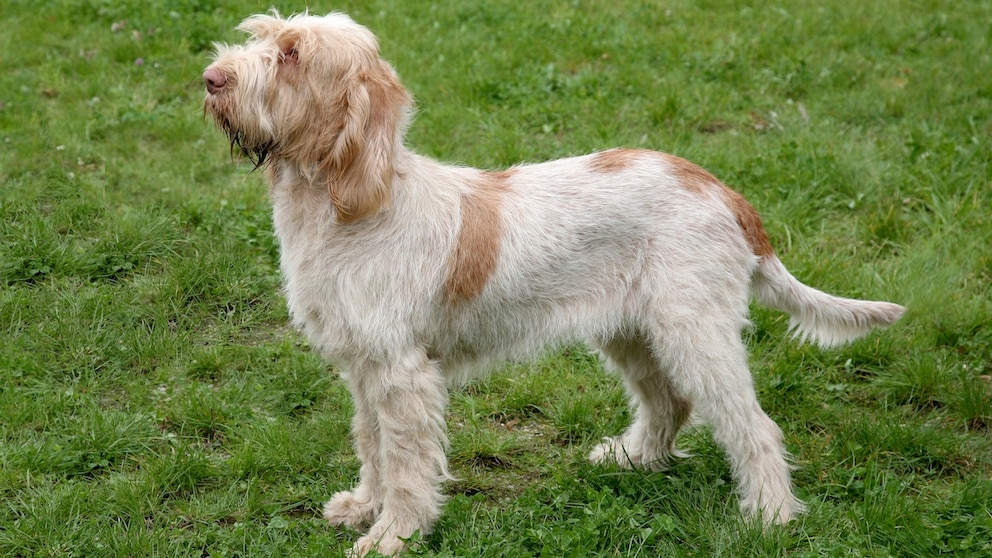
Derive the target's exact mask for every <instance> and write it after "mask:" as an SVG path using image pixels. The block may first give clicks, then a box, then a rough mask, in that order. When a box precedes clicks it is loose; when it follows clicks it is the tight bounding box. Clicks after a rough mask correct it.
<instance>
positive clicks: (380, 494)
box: [329, 351, 448, 556]
mask: <svg viewBox="0 0 992 558" xmlns="http://www.w3.org/2000/svg"><path fill="white" fill-rule="evenodd" d="M349 382H350V383H351V384H352V385H353V387H352V391H353V393H354V394H355V397H356V409H358V408H360V406H362V405H365V406H366V408H365V410H366V411H367V413H368V416H367V417H364V418H362V419H361V420H360V422H359V421H356V423H355V430H356V433H355V434H356V443H357V444H362V443H363V440H368V439H369V438H366V432H359V430H365V429H371V432H370V433H368V436H369V437H370V439H371V440H374V442H377V444H374V445H375V447H374V448H372V447H371V446H370V448H369V449H368V450H366V451H364V452H363V450H361V449H360V450H359V451H360V454H359V457H360V458H362V459H363V460H365V461H374V462H375V465H374V466H372V465H370V464H368V463H363V464H362V479H361V482H360V484H359V488H358V489H356V491H355V494H358V492H359V490H362V489H363V487H364V486H365V485H366V484H367V483H370V482H375V483H376V484H373V485H372V486H371V487H370V490H371V492H370V493H371V494H374V495H375V497H376V498H378V499H379V501H380V502H381V504H380V505H381V509H379V510H378V517H377V518H376V519H375V522H374V523H373V524H372V527H370V528H369V531H368V533H367V534H366V535H365V536H363V537H361V538H360V539H358V541H357V542H356V543H355V547H354V549H353V553H354V554H356V555H358V556H364V555H365V554H367V553H368V552H370V551H371V550H373V549H375V550H377V551H378V552H380V553H382V554H387V555H392V554H396V553H398V552H399V551H400V550H402V549H403V547H404V542H403V539H407V538H409V537H411V536H412V535H413V534H414V533H416V532H418V531H419V532H420V533H421V534H427V533H428V532H430V530H431V528H432V527H433V525H434V522H435V521H436V520H437V518H438V516H439V515H440V513H441V504H442V503H443V498H442V495H441V482H442V481H443V480H444V479H445V478H447V476H448V468H447V457H446V455H445V451H446V449H447V432H446V429H445V424H444V411H445V407H446V406H447V403H448V392H447V388H446V387H445V383H444V377H443V375H442V374H441V370H440V368H439V367H438V365H437V363H435V362H432V361H430V360H429V359H428V358H427V356H426V353H425V352H424V351H415V352H413V353H411V354H408V355H406V357H405V358H402V359H397V361H396V362H391V363H386V364H375V365H367V366H362V367H359V369H357V370H355V371H354V373H352V374H350V378H349ZM359 399H360V400H362V403H358V402H357V400H359ZM362 453H365V455H364V456H363V455H362ZM335 498H338V496H335ZM333 502H334V499H332V500H331V502H329V505H330V504H331V503H333Z"/></svg>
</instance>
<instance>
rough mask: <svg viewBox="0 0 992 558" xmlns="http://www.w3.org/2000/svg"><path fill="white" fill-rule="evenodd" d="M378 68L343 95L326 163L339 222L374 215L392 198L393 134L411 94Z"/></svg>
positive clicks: (358, 78) (357, 79) (381, 65)
mask: <svg viewBox="0 0 992 558" xmlns="http://www.w3.org/2000/svg"><path fill="white" fill-rule="evenodd" d="M377 64H378V67H376V68H375V69H374V70H372V71H363V72H360V73H358V74H357V75H356V76H355V77H354V79H353V80H352V83H351V84H350V85H349V87H348V89H347V90H346V91H345V92H344V95H343V98H342V99H341V101H340V102H341V104H342V109H343V113H344V118H343V122H342V124H341V128H340V131H339V133H338V136H337V138H336V139H335V142H334V146H333V147H332V150H331V154H330V155H331V156H330V157H329V160H328V161H327V168H326V170H327V171H328V172H327V178H328V185H327V188H328V192H329V193H330V196H331V202H332V203H333V204H334V208H335V209H336V210H337V214H338V220H339V221H340V222H344V223H349V222H353V221H357V220H359V219H361V218H363V217H367V216H369V215H373V214H375V213H376V212H377V211H379V209H380V208H382V207H383V206H385V205H387V204H388V203H389V201H390V198H391V186H392V179H393V156H394V151H395V148H396V142H397V141H399V138H398V137H397V133H398V132H399V131H400V127H401V126H402V125H403V119H404V117H405V113H406V109H407V106H408V105H409V103H410V96H409V94H408V93H407V92H406V90H405V89H404V88H403V86H402V85H400V83H399V80H398V79H397V78H396V74H395V73H394V72H393V70H392V68H391V67H389V65H388V64H386V63H385V62H383V61H381V60H380V61H377Z"/></svg>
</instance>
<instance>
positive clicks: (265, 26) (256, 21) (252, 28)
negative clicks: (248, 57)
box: [236, 8, 286, 39]
mask: <svg viewBox="0 0 992 558" xmlns="http://www.w3.org/2000/svg"><path fill="white" fill-rule="evenodd" d="M285 27H286V20H285V19H283V18H282V16H280V15H279V12H278V11H276V9H275V8H272V9H271V10H269V13H267V14H255V15H251V16H248V17H247V18H246V19H245V20H244V21H242V22H241V23H240V24H239V25H238V26H237V28H236V29H237V30H238V31H243V32H245V33H248V34H249V35H251V36H252V37H254V38H257V39H260V38H264V37H268V36H271V35H274V34H275V33H278V32H279V31H280V30H281V29H283V28H285Z"/></svg>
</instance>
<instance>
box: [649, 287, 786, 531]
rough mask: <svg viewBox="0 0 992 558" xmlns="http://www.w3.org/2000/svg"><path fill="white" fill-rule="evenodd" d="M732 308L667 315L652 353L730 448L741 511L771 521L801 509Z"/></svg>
mask: <svg viewBox="0 0 992 558" xmlns="http://www.w3.org/2000/svg"><path fill="white" fill-rule="evenodd" d="M733 314H734V312H733V311H732V309H730V308H726V307H724V306H721V305H720V304H709V305H707V304H705V303H701V304H699V305H697V306H696V312H695V313H694V315H686V316H680V317H675V316H668V317H667V319H666V323H665V324H663V325H661V324H659V327H658V328H657V329H656V331H657V332H658V337H657V340H656V344H657V345H656V349H655V354H656V355H658V358H659V359H660V360H661V361H662V362H663V363H666V364H667V365H668V368H669V369H670V370H671V371H672V375H671V378H672V384H673V386H674V388H675V389H676V391H678V392H679V393H680V394H682V395H684V396H685V397H686V398H687V399H688V400H689V401H690V402H691V403H692V405H693V408H694V409H695V410H696V411H697V412H698V413H699V415H700V416H701V417H702V419H703V420H705V421H706V422H707V423H709V424H710V426H711V427H712V430H713V438H714V439H715V440H716V442H717V443H718V444H719V445H721V446H722V447H723V448H724V450H725V451H726V452H727V455H728V457H729V459H730V463H731V470H732V472H733V476H734V478H735V480H736V481H737V490H738V493H739V495H740V506H741V510H742V511H743V512H745V513H746V514H748V515H760V517H761V519H762V520H763V522H764V523H766V524H768V523H785V522H787V521H789V520H790V519H792V518H793V517H794V516H795V515H796V514H798V513H801V512H802V511H803V509H804V507H803V504H802V502H800V501H799V500H797V499H796V498H795V496H793V494H792V482H791V478H790V473H789V470H790V467H789V464H788V462H787V453H786V451H785V446H784V444H783V440H782V432H781V430H780V429H779V428H778V426H777V425H776V424H775V423H774V422H773V421H772V420H771V419H770V418H768V415H766V414H765V413H764V411H762V410H761V407H760V405H759V404H758V400H757V397H756V395H755V391H754V386H753V383H752V380H751V375H750V372H749V370H748V366H747V352H746V350H745V347H744V343H743V341H742V340H741V337H740V330H741V325H742V324H743V317H742V316H735V315H733Z"/></svg>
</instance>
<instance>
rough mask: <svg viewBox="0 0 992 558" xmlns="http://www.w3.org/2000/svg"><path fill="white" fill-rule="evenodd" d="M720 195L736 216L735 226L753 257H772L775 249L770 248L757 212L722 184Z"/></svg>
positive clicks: (766, 234)
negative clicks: (739, 229) (740, 232)
mask: <svg viewBox="0 0 992 558" xmlns="http://www.w3.org/2000/svg"><path fill="white" fill-rule="evenodd" d="M720 195H721V196H722V197H723V201H724V202H726V204H727V206H728V207H729V208H730V210H731V211H733V212H734V215H736V216H737V224H738V225H740V227H741V230H742V231H744V238H745V239H746V240H747V243H748V245H749V246H750V247H751V251H752V252H753V253H754V255H755V256H761V257H765V256H772V255H774V254H775V249H774V248H772V243H771V241H770V240H769V239H768V233H767V232H766V231H765V226H764V225H762V224H761V215H759V214H758V210H756V209H755V208H754V206H753V205H751V204H750V203H748V201H747V200H746V199H744V196H742V195H740V194H739V193H737V192H735V191H733V190H731V189H730V188H727V187H726V186H724V185H723V184H720Z"/></svg>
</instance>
